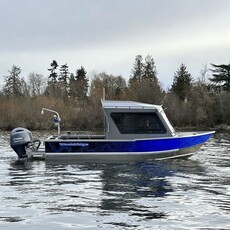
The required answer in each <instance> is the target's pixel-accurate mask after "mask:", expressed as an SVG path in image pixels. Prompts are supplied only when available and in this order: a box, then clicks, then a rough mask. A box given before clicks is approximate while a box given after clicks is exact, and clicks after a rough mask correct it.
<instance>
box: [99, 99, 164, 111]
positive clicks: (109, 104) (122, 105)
mask: <svg viewBox="0 0 230 230" xmlns="http://www.w3.org/2000/svg"><path fill="white" fill-rule="evenodd" d="M101 103H102V107H103V108H104V109H106V108H108V109H116V108H117V109H157V110H159V109H161V106H160V105H153V104H147V103H141V102H136V101H113V100H102V101H101Z"/></svg>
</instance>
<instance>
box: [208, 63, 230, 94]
mask: <svg viewBox="0 0 230 230" xmlns="http://www.w3.org/2000/svg"><path fill="white" fill-rule="evenodd" d="M211 65H212V66H213V67H214V69H211V71H212V72H213V74H212V76H213V77H212V78H210V79H209V80H210V81H211V82H213V83H214V84H215V85H217V87H218V88H220V89H223V90H226V91H228V92H229V91H230V64H228V65H225V64H222V65H215V64H211Z"/></svg>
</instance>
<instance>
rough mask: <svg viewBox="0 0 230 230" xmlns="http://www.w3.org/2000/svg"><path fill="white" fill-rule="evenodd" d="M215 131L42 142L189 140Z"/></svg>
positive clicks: (55, 139)
mask: <svg viewBox="0 0 230 230" xmlns="http://www.w3.org/2000/svg"><path fill="white" fill-rule="evenodd" d="M183 133H185V134H188V135H182V134H183ZM214 133H215V131H200V132H180V133H177V134H176V135H174V136H170V137H159V136H158V137H149V138H134V139H106V138H104V139H103V138H101V139H96V138H95V139H90V138H88V139H87V138H83V139H80V138H77V137H76V139H58V137H56V138H54V139H49V137H48V138H47V139H46V140H44V141H43V142H44V143H46V142H73V141H79V142H86V141H87V142H136V141H145V140H146V141H148V140H168V139H182V138H191V137H199V136H204V135H212V134H214Z"/></svg>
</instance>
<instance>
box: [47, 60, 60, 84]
mask: <svg viewBox="0 0 230 230" xmlns="http://www.w3.org/2000/svg"><path fill="white" fill-rule="evenodd" d="M50 66H51V68H49V69H48V70H49V71H50V75H49V78H50V80H51V83H52V84H54V85H55V84H56V83H57V79H58V74H57V72H56V70H57V67H58V63H57V61H55V60H53V62H52V63H51V64H50Z"/></svg>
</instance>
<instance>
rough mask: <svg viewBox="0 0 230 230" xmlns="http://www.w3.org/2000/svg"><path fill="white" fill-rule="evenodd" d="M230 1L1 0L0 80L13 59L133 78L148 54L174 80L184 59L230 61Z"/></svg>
mask: <svg viewBox="0 0 230 230" xmlns="http://www.w3.org/2000/svg"><path fill="white" fill-rule="evenodd" d="M229 12H230V0H0V84H2V83H3V79H4V77H3V76H6V75H8V70H11V68H12V65H16V66H19V67H21V69H22V73H21V76H22V77H24V78H27V76H28V74H29V73H31V72H35V73H39V74H42V75H44V76H45V77H47V76H48V71H47V69H48V68H49V67H50V63H51V62H52V61H53V60H56V61H57V62H58V64H59V65H62V64H66V63H67V64H68V65H69V69H70V72H75V70H76V69H78V68H80V67H81V66H84V67H85V69H86V71H87V72H88V76H89V77H90V75H91V73H92V72H93V71H96V72H103V71H104V72H106V73H108V74H113V75H122V77H124V78H125V79H126V80H128V79H129V77H130V74H131V69H132V67H133V64H134V60H135V56H136V55H138V54H140V55H142V56H143V57H145V56H146V55H148V54H150V55H151V56H152V57H153V58H154V60H155V63H156V68H157V72H158V79H159V80H160V81H161V82H162V83H163V86H164V87H165V88H167V87H170V86H171V84H172V81H173V75H174V73H175V71H176V70H177V68H178V67H179V66H180V65H181V63H184V64H185V65H186V67H187V69H188V71H189V72H190V73H191V74H192V76H193V77H194V78H197V77H199V76H200V71H201V70H202V69H203V66H204V65H207V66H208V67H210V63H215V64H223V63H224V64H228V63H229V62H230V57H229V53H230V27H229V23H230V13H229Z"/></svg>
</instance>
